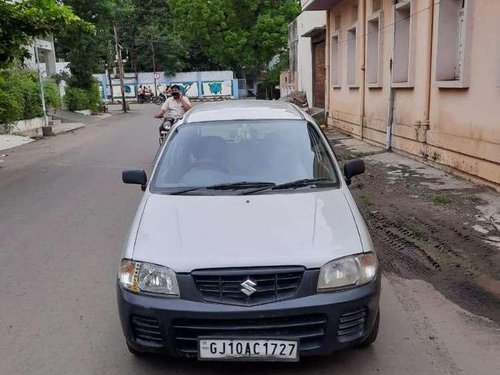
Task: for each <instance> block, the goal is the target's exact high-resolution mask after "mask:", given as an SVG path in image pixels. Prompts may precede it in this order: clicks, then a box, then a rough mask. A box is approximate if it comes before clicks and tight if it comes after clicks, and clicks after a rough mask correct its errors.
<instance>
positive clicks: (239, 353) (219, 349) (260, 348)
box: [198, 338, 299, 361]
mask: <svg viewBox="0 0 500 375" xmlns="http://www.w3.org/2000/svg"><path fill="white" fill-rule="evenodd" d="M198 348H199V351H198V358H199V359H207V360H238V359H243V360H245V359H246V360H261V361H298V360H299V354H298V353H299V344H298V342H297V341H296V340H266V339H258V340H245V339H211V338H200V339H199V340H198Z"/></svg>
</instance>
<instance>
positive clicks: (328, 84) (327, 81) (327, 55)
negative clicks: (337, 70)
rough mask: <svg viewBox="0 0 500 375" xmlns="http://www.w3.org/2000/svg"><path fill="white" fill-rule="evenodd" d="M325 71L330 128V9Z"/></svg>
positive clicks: (328, 12)
mask: <svg viewBox="0 0 500 375" xmlns="http://www.w3.org/2000/svg"><path fill="white" fill-rule="evenodd" d="M325 34H326V35H325V51H326V53H325V69H326V74H325V77H326V85H325V86H326V97H325V125H326V126H328V116H329V109H330V87H331V79H332V77H331V69H330V64H331V61H330V55H331V51H330V48H331V44H330V38H331V37H330V9H328V10H327V11H326V30H325Z"/></svg>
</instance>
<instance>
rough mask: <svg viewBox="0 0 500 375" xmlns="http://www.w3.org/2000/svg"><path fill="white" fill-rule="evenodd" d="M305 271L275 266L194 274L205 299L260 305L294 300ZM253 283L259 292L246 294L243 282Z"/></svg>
mask: <svg viewBox="0 0 500 375" xmlns="http://www.w3.org/2000/svg"><path fill="white" fill-rule="evenodd" d="M303 274H304V268H302V267H293V268H290V267H287V268H282V267H275V268H261V269H259V268H253V269H235V270H203V271H195V272H193V273H192V276H193V278H194V281H195V283H196V287H197V288H198V291H199V292H200V294H201V297H202V298H203V300H205V301H207V302H217V303H225V304H231V305H258V304H262V303H268V302H274V301H279V300H283V299H286V298H290V297H292V296H293V295H294V294H295V293H296V292H297V290H298V288H299V286H300V283H301V282H302V276H303ZM246 280H251V281H252V282H254V283H255V284H256V285H255V287H254V288H255V289H256V291H255V292H254V293H253V294H251V295H250V296H247V295H245V294H244V293H243V292H242V291H241V289H242V286H241V283H243V282H245V281H246Z"/></svg>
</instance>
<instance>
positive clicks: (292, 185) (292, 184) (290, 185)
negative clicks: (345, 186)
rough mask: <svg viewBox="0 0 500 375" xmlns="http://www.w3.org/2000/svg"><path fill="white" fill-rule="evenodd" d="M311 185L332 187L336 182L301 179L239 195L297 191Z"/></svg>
mask: <svg viewBox="0 0 500 375" xmlns="http://www.w3.org/2000/svg"><path fill="white" fill-rule="evenodd" d="M311 185H326V186H332V185H336V182H335V181H333V180H330V179H329V178H303V179H301V180H295V181H290V182H285V183H283V184H278V185H274V186H267V187H263V188H261V189H256V190H252V191H249V192H245V193H242V194H241V195H251V194H255V193H258V192H260V191H264V190H284V189H297V188H300V187H304V186H311Z"/></svg>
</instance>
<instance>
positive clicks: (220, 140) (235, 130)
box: [151, 120, 338, 194]
mask: <svg viewBox="0 0 500 375" xmlns="http://www.w3.org/2000/svg"><path fill="white" fill-rule="evenodd" d="M309 180H311V182H314V181H313V180H317V181H321V182H322V183H323V184H318V185H316V186H315V185H314V184H313V183H311V184H309V185H308V184H307V183H304V181H306V182H308V181H309ZM294 181H296V182H299V184H298V185H297V186H295V185H293V184H292V185H291V186H290V187H289V188H290V189H291V188H299V187H300V188H305V187H306V186H307V187H308V188H314V187H317V188H320V187H321V188H324V187H325V184H324V182H325V181H326V182H328V186H330V187H331V186H332V185H336V184H337V183H338V177H337V175H336V172H335V167H334V164H333V162H332V159H331V157H330V155H329V153H328V152H327V150H326V148H325V145H324V144H323V141H322V140H321V138H320V136H319V134H318V132H317V131H316V129H315V128H314V126H312V125H311V124H308V123H307V122H306V121H298V120H287V121H285V120H267V121H264V120H259V121H255V120H253V121H221V122H205V123H191V124H184V125H181V126H179V127H178V128H176V130H175V133H174V134H172V138H171V139H170V140H169V142H168V144H167V145H166V149H165V151H164V152H163V155H162V156H161V158H160V160H159V162H158V167H157V168H156V172H155V175H154V176H153V180H152V184H151V191H152V192H158V193H167V194H168V193H188V191H187V190H189V193H194V192H195V191H196V192H197V193H198V192H199V191H200V190H203V189H206V188H207V187H208V188H210V189H211V190H210V191H208V192H207V191H205V193H209V194H214V193H215V191H214V190H224V192H225V193H227V192H228V191H236V190H245V189H246V190H248V189H256V188H257V190H256V192H261V191H262V192H264V191H266V187H269V188H270V189H271V188H272V187H273V186H276V187H277V188H279V189H280V190H279V191H283V190H284V189H282V188H281V187H278V186H277V185H279V184H284V183H289V182H294ZM228 185H229V186H228ZM286 187H288V186H286ZM259 188H260V189H259Z"/></svg>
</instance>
